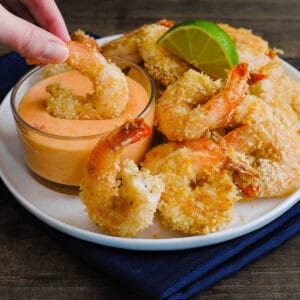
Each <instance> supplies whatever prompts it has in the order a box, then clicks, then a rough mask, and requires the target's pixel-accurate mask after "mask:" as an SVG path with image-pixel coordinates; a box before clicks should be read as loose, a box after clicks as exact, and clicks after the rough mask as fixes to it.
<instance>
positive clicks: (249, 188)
mask: <svg viewBox="0 0 300 300" xmlns="http://www.w3.org/2000/svg"><path fill="white" fill-rule="evenodd" d="M227 166H228V168H229V170H232V171H233V174H232V179H233V182H234V183H235V185H236V186H237V187H238V188H239V189H240V190H241V191H242V192H243V194H244V195H245V196H246V197H247V198H253V197H255V195H256V194H257V192H258V191H259V184H258V181H257V179H258V178H259V174H258V172H257V171H256V170H255V169H254V168H252V167H251V166H249V165H248V164H246V163H244V162H229V163H228V164H227Z"/></svg>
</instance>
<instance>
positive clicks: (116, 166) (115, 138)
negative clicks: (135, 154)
mask: <svg viewBox="0 0 300 300" xmlns="http://www.w3.org/2000/svg"><path fill="white" fill-rule="evenodd" d="M149 134H151V130H150V128H149V127H148V126H147V124H146V123H144V121H142V120H141V119H138V120H136V121H134V122H128V123H125V124H124V125H122V126H121V127H119V128H117V129H116V130H114V131H113V132H112V133H111V134H110V135H109V136H107V137H106V138H104V139H102V140H100V141H99V142H98V144H97V145H96V147H95V148H94V150H93V151H92V154H91V156H90V158H89V161H88V165H87V171H86V174H85V176H84V178H83V180H82V183H81V186H80V189H81V192H80V197H81V199H82V201H83V202H84V204H85V205H86V208H87V212H88V215H89V217H90V219H91V220H92V221H93V222H95V223H96V224H97V225H99V226H100V228H101V230H103V231H104V232H105V233H107V234H110V235H116V236H124V237H132V236H134V235H136V234H137V233H139V232H140V231H141V230H143V229H144V228H146V227H148V226H149V225H150V224H152V219H153V216H154V213H155V211H156V208H157V204H158V201H159V199H160V195H161V192H162V191H163V189H164V185H163V182H162V180H161V179H160V176H152V175H151V174H150V172H149V171H147V170H143V171H140V170H139V168H138V166H137V165H136V164H135V163H134V162H133V161H132V160H128V159H127V160H125V161H124V160H122V158H121V154H122V152H124V151H126V147H127V146H128V145H129V144H132V143H135V142H138V141H139V140H141V139H142V138H143V137H146V136H148V135H149Z"/></svg>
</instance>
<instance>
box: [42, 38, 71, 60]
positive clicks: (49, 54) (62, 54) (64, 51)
mask: <svg viewBox="0 0 300 300" xmlns="http://www.w3.org/2000/svg"><path fill="white" fill-rule="evenodd" d="M68 55H69V51H68V48H67V46H66V45H64V44H63V43H57V42H54V41H50V42H48V44H47V46H46V48H45V52H44V54H43V55H42V57H41V59H42V60H43V61H47V62H53V63H59V62H64V61H65V60H66V59H67V58H68Z"/></svg>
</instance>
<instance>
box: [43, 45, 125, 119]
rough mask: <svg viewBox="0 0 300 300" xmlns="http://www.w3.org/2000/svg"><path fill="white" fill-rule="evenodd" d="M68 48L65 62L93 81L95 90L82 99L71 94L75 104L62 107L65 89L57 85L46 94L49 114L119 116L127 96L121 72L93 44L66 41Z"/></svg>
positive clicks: (86, 117)
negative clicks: (48, 97) (47, 95)
mask: <svg viewBox="0 0 300 300" xmlns="http://www.w3.org/2000/svg"><path fill="white" fill-rule="evenodd" d="M68 48H69V57H68V59H67V63H68V65H70V66H71V67H72V68H74V69H76V70H78V71H80V72H81V73H82V74H83V75H85V76H87V77H88V78H89V79H90V80H91V81H92V82H93V84H94V90H95V91H94V93H93V94H88V95H87V96H86V98H84V99H82V98H80V97H77V98H76V96H75V95H73V98H74V100H76V101H75V104H74V105H68V106H66V105H64V103H63V102H64V101H65V97H64V96H63V95H65V94H69V92H66V93H63V90H64V87H62V86H61V87H60V92H59V93H55V94H54V93H52V96H51V97H50V102H49V103H51V105H49V107H48V111H49V113H50V114H52V115H54V116H55V117H59V118H66V119H79V118H80V119H91V118H93V119H110V118H114V117H117V116H119V115H121V114H122V112H123V111H124V109H125V107H126V104H127V102H128V99H129V91H128V86H127V79H126V76H125V74H123V73H122V71H121V70H120V69H119V68H118V67H117V66H116V65H115V64H114V63H111V62H109V61H107V60H106V59H105V58H104V57H103V56H102V55H101V54H100V53H99V52H98V51H97V50H96V49H95V48H94V47H90V46H87V45H85V44H81V43H79V42H75V41H70V42H68ZM55 85H56V88H55V89H52V88H48V91H49V92H50V93H51V91H52V90H56V91H57V90H58V87H57V84H55ZM57 95H61V96H59V97H57ZM68 101H70V98H69V100H68ZM86 103H88V109H86V107H87V105H86ZM71 104H72V103H71ZM58 111H59V115H57V112H58Z"/></svg>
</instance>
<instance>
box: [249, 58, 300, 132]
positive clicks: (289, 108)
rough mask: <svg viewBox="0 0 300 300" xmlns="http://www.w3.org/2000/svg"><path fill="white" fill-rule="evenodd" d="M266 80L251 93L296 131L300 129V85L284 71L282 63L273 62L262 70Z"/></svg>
mask: <svg viewBox="0 0 300 300" xmlns="http://www.w3.org/2000/svg"><path fill="white" fill-rule="evenodd" d="M260 72H261V73H262V74H265V79H264V80H261V81H259V82H257V83H256V84H254V85H252V86H251V87H250V93H251V94H252V95H255V96H257V97H259V98H261V99H262V100H264V101H265V102H267V103H268V104H269V105H270V106H271V107H272V109H273V110H274V111H275V112H276V114H277V116H278V117H279V118H280V119H281V121H282V122H284V123H285V124H286V125H288V126H289V127H290V128H294V130H296V131H297V130H299V129H300V122H299V121H300V105H299V104H300V85H299V83H297V82H295V81H294V80H292V79H291V78H290V77H289V76H288V75H287V74H286V72H285V71H284V69H283V65H282V62H281V61H280V60H278V59H273V60H271V61H270V62H269V63H268V64H266V65H265V66H263V67H262V68H260Z"/></svg>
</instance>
